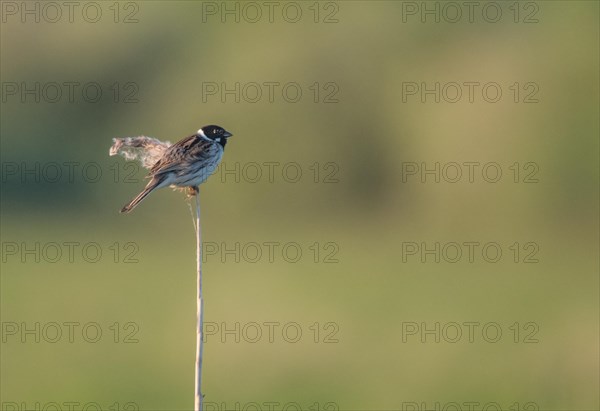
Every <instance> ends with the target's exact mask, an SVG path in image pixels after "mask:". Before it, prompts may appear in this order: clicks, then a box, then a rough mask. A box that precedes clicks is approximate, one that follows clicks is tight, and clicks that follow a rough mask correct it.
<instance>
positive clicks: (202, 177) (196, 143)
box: [121, 125, 233, 213]
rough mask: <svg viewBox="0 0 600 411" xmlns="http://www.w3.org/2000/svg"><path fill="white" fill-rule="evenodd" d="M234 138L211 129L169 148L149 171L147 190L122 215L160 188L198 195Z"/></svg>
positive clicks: (123, 210) (125, 207) (203, 130)
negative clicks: (229, 142)
mask: <svg viewBox="0 0 600 411" xmlns="http://www.w3.org/2000/svg"><path fill="white" fill-rule="evenodd" d="M232 135H233V134H231V133H230V132H228V131H227V130H225V129H224V128H222V127H219V126H214V125H210V126H205V127H202V128H201V129H200V130H198V131H197V132H196V134H192V135H191V136H189V137H186V138H184V139H182V140H180V141H178V142H177V143H175V144H173V145H172V146H169V147H168V148H167V149H166V150H165V152H164V154H163V155H162V156H161V157H160V159H159V160H158V161H157V162H156V163H155V164H154V165H153V166H152V168H150V172H149V173H148V176H147V178H150V182H148V184H147V185H146V188H144V190H143V191H142V192H141V193H140V194H138V195H137V197H135V198H134V199H133V200H131V201H130V202H129V203H128V204H126V205H125V206H124V207H123V208H122V209H121V212H122V213H129V212H130V211H131V210H133V209H134V208H135V207H136V206H137V205H138V204H139V203H140V202H141V201H142V200H143V199H144V198H146V196H147V195H148V194H150V193H151V192H152V191H154V190H156V189H157V188H162V187H166V186H172V187H179V188H188V190H189V191H190V193H192V194H197V193H198V191H199V189H198V186H199V185H200V184H202V183H203V182H205V181H206V179H207V178H208V177H209V176H210V175H211V174H212V173H213V172H214V171H215V170H216V168H217V166H218V165H219V163H220V162H221V158H222V157H223V150H224V149H225V145H226V144H227V139H228V138H229V137H231V136H232Z"/></svg>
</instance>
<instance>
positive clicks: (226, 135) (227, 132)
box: [223, 131, 233, 138]
mask: <svg viewBox="0 0 600 411" xmlns="http://www.w3.org/2000/svg"><path fill="white" fill-rule="evenodd" d="M232 135H233V134H231V133H230V132H229V131H226V132H225V133H223V137H225V138H228V137H231V136H232Z"/></svg>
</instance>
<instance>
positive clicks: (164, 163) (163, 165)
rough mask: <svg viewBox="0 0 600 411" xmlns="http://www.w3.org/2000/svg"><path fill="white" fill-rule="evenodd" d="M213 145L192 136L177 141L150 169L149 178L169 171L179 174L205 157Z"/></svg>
mask: <svg viewBox="0 0 600 411" xmlns="http://www.w3.org/2000/svg"><path fill="white" fill-rule="evenodd" d="M212 145H214V143H212V142H210V141H206V140H203V139H202V138H200V137H198V136H197V135H195V134H193V135H191V136H189V137H186V138H184V139H181V140H179V141H178V142H177V143H175V144H173V145H172V146H171V147H169V148H168V149H167V151H165V154H164V155H163V156H162V157H161V159H160V160H158V161H157V162H156V164H154V165H153V166H152V168H151V169H150V173H149V174H148V175H149V176H157V175H160V174H164V173H168V172H171V171H174V172H176V173H177V174H180V173H181V172H182V171H183V170H184V169H186V168H187V167H189V165H190V164H191V163H193V162H196V161H199V160H202V158H204V157H207V156H208V155H209V152H210V151H211V150H210V148H211V146H212Z"/></svg>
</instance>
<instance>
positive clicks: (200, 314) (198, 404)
mask: <svg viewBox="0 0 600 411" xmlns="http://www.w3.org/2000/svg"><path fill="white" fill-rule="evenodd" d="M195 197H196V272H197V292H198V295H197V300H196V304H197V320H198V322H197V324H196V378H195V382H196V395H195V400H194V410H195V411H201V410H202V399H203V398H202V351H203V344H202V330H203V328H202V326H203V325H204V310H203V308H204V307H203V303H204V300H203V299H202V254H201V253H202V235H201V233H200V191H199V190H197V191H196V195H195Z"/></svg>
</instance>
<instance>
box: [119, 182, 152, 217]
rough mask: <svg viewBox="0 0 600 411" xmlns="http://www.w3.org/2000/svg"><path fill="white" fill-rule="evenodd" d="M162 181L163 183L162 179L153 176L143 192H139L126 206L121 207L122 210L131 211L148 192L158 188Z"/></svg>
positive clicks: (124, 211) (123, 211)
mask: <svg viewBox="0 0 600 411" xmlns="http://www.w3.org/2000/svg"><path fill="white" fill-rule="evenodd" d="M160 183H161V180H159V179H156V178H153V179H152V180H150V182H149V183H148V185H147V186H146V188H144V191H142V192H141V193H139V194H138V195H137V196H136V197H135V198H134V199H133V200H131V201H130V202H129V203H127V204H126V205H125V206H123V208H122V209H121V212H122V213H129V212H130V211H131V210H133V209H134V208H135V207H136V206H137V205H138V204H139V203H140V202H141V201H142V200H143V199H144V198H146V196H147V195H148V194H150V193H151V192H152V191H154V190H155V189H156V188H158V187H159V184H160Z"/></svg>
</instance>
